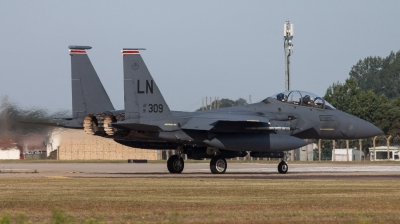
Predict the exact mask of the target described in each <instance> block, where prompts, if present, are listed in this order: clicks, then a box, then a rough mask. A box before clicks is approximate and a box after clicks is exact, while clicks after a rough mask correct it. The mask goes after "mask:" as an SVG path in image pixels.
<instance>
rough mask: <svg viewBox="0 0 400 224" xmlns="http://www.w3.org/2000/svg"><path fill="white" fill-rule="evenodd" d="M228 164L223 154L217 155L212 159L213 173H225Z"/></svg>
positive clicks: (211, 167)
mask: <svg viewBox="0 0 400 224" xmlns="http://www.w3.org/2000/svg"><path fill="white" fill-rule="evenodd" d="M227 167H228V164H227V163H226V160H225V158H224V157H222V156H215V157H213V158H212V159H211V162H210V170H211V173H213V174H223V173H225V171H226V168H227Z"/></svg>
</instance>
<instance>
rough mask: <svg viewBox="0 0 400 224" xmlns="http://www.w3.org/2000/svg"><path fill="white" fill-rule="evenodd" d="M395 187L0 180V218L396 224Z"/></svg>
mask: <svg viewBox="0 0 400 224" xmlns="http://www.w3.org/2000/svg"><path fill="white" fill-rule="evenodd" d="M399 189H400V180H398V181H397V180H271V179H265V180H262V179H261V180H260V179H215V178H212V179H208V178H165V179H164V178H132V179H131V178H64V177H47V178H18V177H16V178H1V179H0V198H1V200H0V211H2V212H3V214H2V216H1V219H0V223H7V222H4V220H6V221H7V220H10V222H8V223H28V222H31V223H266V222H269V223H310V222H314V223H321V222H324V223H399V222H400V215H399V212H400V207H399V206H400V205H399V201H400V191H399ZM18 220H22V221H18ZM63 220H64V221H63ZM17 221H18V222H17Z"/></svg>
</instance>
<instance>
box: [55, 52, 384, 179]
mask: <svg viewBox="0 0 400 224" xmlns="http://www.w3.org/2000/svg"><path fill="white" fill-rule="evenodd" d="M69 48H70V55H71V63H72V69H71V70H72V72H71V73H72V100H73V103H72V107H73V117H72V118H65V119H63V121H61V122H59V123H57V124H56V125H57V126H61V127H66V128H80V129H84V130H85V132H86V133H88V134H90V135H97V136H102V137H106V138H113V139H114V141H116V142H118V143H120V144H123V145H126V146H130V147H137V148H143V149H161V150H163V149H176V150H177V154H176V155H173V156H171V157H170V158H169V159H168V162H167V167H168V170H169V172H171V173H181V172H182V171H183V169H184V160H183V159H182V154H186V155H187V157H188V159H204V158H211V162H210V169H211V172H212V173H214V174H222V173H225V171H226V169H227V162H226V158H235V157H244V156H246V155H247V154H248V153H247V152H250V156H252V157H270V158H282V161H281V162H280V163H279V165H278V171H279V173H286V172H287V171H288V165H287V163H286V162H285V161H284V159H283V157H284V153H283V152H284V151H287V150H292V149H295V148H299V147H302V146H305V145H307V142H306V141H305V140H304V139H360V138H368V137H373V136H376V135H380V134H382V133H383V132H382V131H381V130H380V129H379V128H377V127H376V126H374V125H373V124H371V123H369V122H367V121H365V120H362V119H360V118H357V117H354V116H352V115H350V114H347V113H345V112H342V111H340V110H337V109H335V108H334V107H333V106H332V105H330V104H329V103H328V102H326V101H325V100H324V99H323V98H321V97H319V96H317V95H315V94H312V93H309V92H304V91H297V90H293V91H287V92H282V93H279V94H276V95H274V96H271V97H267V98H266V99H264V100H263V101H261V102H259V103H254V104H248V105H243V106H235V107H229V108H220V109H214V110H206V111H199V112H180V111H171V110H170V108H169V107H168V105H167V103H166V102H165V100H164V98H163V96H162V94H161V92H160V90H159V89H158V86H157V84H156V82H155V80H154V79H153V77H152V76H151V74H150V72H149V70H148V69H147V66H146V64H145V63H144V61H143V59H142V56H141V55H140V51H141V50H144V49H139V48H124V49H123V50H122V57H123V66H124V79H123V80H124V100H125V109H124V110H114V107H113V105H112V103H111V101H110V99H109V97H108V95H107V93H106V91H105V90H104V87H103V85H102V84H101V82H100V79H99V78H98V76H97V74H96V72H95V70H94V68H93V66H92V64H91V62H90V60H89V58H88V56H87V54H86V50H87V49H90V48H91V47H87V46H70V47H69Z"/></svg>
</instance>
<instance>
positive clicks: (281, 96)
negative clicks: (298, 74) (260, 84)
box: [271, 90, 336, 110]
mask: <svg viewBox="0 0 400 224" xmlns="http://www.w3.org/2000/svg"><path fill="white" fill-rule="evenodd" d="M271 98H273V99H276V100H279V101H282V102H285V103H289V104H295V105H299V106H306V107H314V108H320V109H331V110H335V109H336V108H335V107H333V106H332V105H331V104H329V103H328V102H326V101H325V100H324V99H323V98H322V97H319V96H317V95H315V94H314V93H309V92H306V91H299V90H290V91H286V92H282V93H278V94H276V95H274V96H271Z"/></svg>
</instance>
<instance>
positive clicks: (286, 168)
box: [278, 161, 289, 173]
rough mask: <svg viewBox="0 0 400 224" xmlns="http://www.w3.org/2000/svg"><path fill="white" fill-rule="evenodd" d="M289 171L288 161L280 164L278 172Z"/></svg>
mask: <svg viewBox="0 0 400 224" xmlns="http://www.w3.org/2000/svg"><path fill="white" fill-rule="evenodd" d="M288 170H289V166H288V165H287V163H286V161H282V162H280V163H279V164H278V172H279V173H287V171H288Z"/></svg>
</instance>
